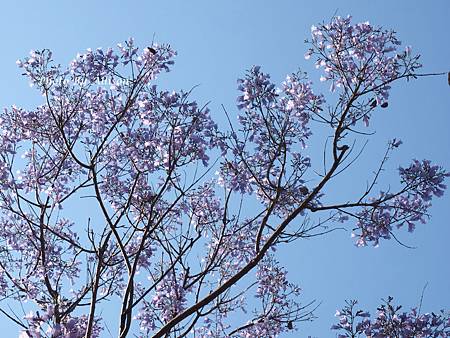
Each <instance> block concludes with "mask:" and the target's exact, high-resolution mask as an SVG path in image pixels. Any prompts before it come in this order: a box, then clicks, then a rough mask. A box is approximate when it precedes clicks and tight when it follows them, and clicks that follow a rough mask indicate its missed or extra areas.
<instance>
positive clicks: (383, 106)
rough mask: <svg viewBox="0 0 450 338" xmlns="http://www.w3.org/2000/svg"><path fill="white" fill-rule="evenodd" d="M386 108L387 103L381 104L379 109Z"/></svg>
mask: <svg viewBox="0 0 450 338" xmlns="http://www.w3.org/2000/svg"><path fill="white" fill-rule="evenodd" d="M388 106H389V103H387V102H383V103H382V104H381V108H387V107H388Z"/></svg>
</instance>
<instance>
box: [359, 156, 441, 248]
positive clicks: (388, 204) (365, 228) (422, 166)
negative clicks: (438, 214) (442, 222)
mask: <svg viewBox="0 0 450 338" xmlns="http://www.w3.org/2000/svg"><path fill="white" fill-rule="evenodd" d="M399 173H400V177H401V181H402V183H404V184H405V187H404V188H403V189H402V191H401V192H400V193H398V194H390V193H385V192H381V193H380V196H379V197H378V198H371V199H369V201H368V204H367V206H365V207H363V208H362V210H361V211H359V212H358V213H357V214H356V216H357V219H358V222H357V228H356V229H358V230H359V233H358V234H356V233H353V236H354V237H357V243H356V244H357V245H358V246H365V245H367V243H368V242H372V243H373V244H374V245H378V243H379V241H380V239H381V238H384V239H390V238H391V237H392V231H393V226H394V225H396V226H397V228H400V227H402V226H403V225H405V224H406V225H407V226H408V231H409V232H413V231H414V229H415V224H416V223H417V222H421V223H425V222H426V218H427V217H428V213H427V212H428V209H429V208H430V207H431V202H430V201H431V199H432V197H433V195H434V196H436V197H441V196H442V195H443V193H444V190H445V188H446V185H445V184H444V183H443V182H444V179H445V178H446V177H448V176H449V175H450V174H449V173H447V172H445V171H444V170H443V169H442V168H441V167H440V166H438V165H432V164H431V162H430V161H428V160H424V161H422V162H420V161H418V160H414V161H413V163H412V164H411V165H410V166H409V167H408V168H401V167H400V168H399ZM356 229H355V230H356Z"/></svg>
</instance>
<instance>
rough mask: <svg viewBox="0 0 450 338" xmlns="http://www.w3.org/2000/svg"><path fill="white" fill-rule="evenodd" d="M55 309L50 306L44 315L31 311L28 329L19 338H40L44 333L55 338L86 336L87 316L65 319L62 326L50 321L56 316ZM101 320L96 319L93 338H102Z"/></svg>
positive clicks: (27, 319)
mask: <svg viewBox="0 0 450 338" xmlns="http://www.w3.org/2000/svg"><path fill="white" fill-rule="evenodd" d="M54 311H55V308H54V306H53V305H48V306H47V308H46V309H45V311H44V313H42V314H41V313H39V311H36V312H33V311H31V312H30V313H28V314H27V315H26V316H25V320H26V321H27V322H28V325H29V327H28V329H26V330H23V331H21V333H20V335H19V338H40V337H42V332H45V334H46V335H49V336H51V337H55V338H62V337H64V338H82V337H85V335H86V330H87V326H86V325H87V316H86V315H81V316H79V317H70V316H67V317H65V318H64V319H63V320H62V321H61V323H60V324H51V323H50V322H49V320H50V319H51V318H52V317H53V316H54ZM99 321H100V319H99V318H96V319H95V321H94V325H93V327H92V332H91V336H90V337H92V338H97V337H100V333H101V331H102V326H101V325H99V324H100V323H99Z"/></svg>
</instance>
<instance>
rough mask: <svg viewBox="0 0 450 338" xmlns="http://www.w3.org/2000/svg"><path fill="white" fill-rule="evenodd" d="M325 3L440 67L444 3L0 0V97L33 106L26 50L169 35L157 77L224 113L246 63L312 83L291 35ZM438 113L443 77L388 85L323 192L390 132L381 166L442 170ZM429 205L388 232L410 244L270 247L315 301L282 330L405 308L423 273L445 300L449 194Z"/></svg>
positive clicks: (64, 50)
mask: <svg viewBox="0 0 450 338" xmlns="http://www.w3.org/2000/svg"><path fill="white" fill-rule="evenodd" d="M335 12H337V13H338V14H339V15H347V14H351V15H353V16H354V19H355V20H357V21H366V20H369V21H370V22H371V23H374V24H377V25H383V26H385V27H387V28H393V29H395V30H396V31H397V32H398V35H399V37H400V39H401V40H402V41H403V42H404V43H406V44H410V45H412V46H413V48H414V50H415V51H417V52H419V53H421V54H422V63H423V64H424V68H423V71H424V72H437V71H447V70H450V44H449V37H448V36H449V33H450V31H449V28H448V22H449V17H450V2H449V1H448V0H440V1H392V0H390V1H387V0H383V1H367V0H364V1H363V0H353V1H340V2H339V1H334V0H323V1H307V2H306V1H293V0H292V1H286V0H285V1H276V2H275V1H257V0H253V1H237V0H236V1H206V0H205V1H183V0H179V1H158V2H156V1H128V2H125V1H118V0H116V1H87V0H79V1H4V2H2V3H1V4H0V35H1V43H2V45H3V47H2V53H0V69H1V77H0V93H1V95H0V106H2V107H3V106H9V105H11V104H17V105H18V106H23V107H33V105H34V104H36V103H37V102H39V97H38V96H37V94H36V92H35V91H34V90H32V89H30V88H29V86H28V83H27V80H26V79H24V78H22V77H21V76H20V75H19V74H20V70H19V69H18V68H17V67H16V66H15V61H16V60H17V59H18V58H21V57H23V56H25V55H26V54H27V53H28V51H29V50H30V49H34V48H35V49H41V48H50V49H52V50H53V51H54V58H55V59H56V60H57V61H58V62H59V63H62V64H66V63H68V62H69V61H70V60H71V59H72V58H73V56H74V55H76V53H77V52H78V51H82V50H85V49H86V48H88V47H92V48H95V47H100V46H102V47H108V46H114V45H115V44H116V43H117V42H121V41H123V40H125V39H127V38H128V37H129V36H133V37H134V38H135V39H136V42H137V44H138V45H141V46H145V45H147V44H149V43H150V42H151V41H152V39H153V35H155V40H156V41H159V42H167V43H170V44H171V45H172V46H173V47H174V48H175V49H176V50H177V51H178V53H179V55H178V57H177V58H176V65H175V67H174V71H173V72H172V73H171V74H168V75H164V76H163V78H164V83H165V85H166V86H168V87H172V88H174V89H181V88H185V89H187V88H190V87H192V86H194V85H197V84H199V85H200V87H199V88H198V89H197V90H196V92H195V93H196V97H197V98H198V99H199V100H200V101H203V102H206V101H211V104H210V107H211V109H212V112H213V116H214V117H215V118H217V119H218V120H219V121H223V117H222V114H221V110H220V104H224V105H225V106H226V107H227V108H228V110H229V111H230V112H233V115H235V114H236V109H235V97H236V94H237V92H236V78H237V77H239V76H241V75H242V74H243V72H244V70H245V69H247V68H249V67H250V66H251V65H253V64H259V65H261V66H262V67H263V69H264V70H265V71H267V72H269V73H271V74H272V77H273V79H275V80H277V81H280V80H282V79H283V78H284V77H285V75H286V74H288V73H290V72H292V71H296V70H297V69H298V67H301V68H302V69H303V70H305V71H307V72H308V73H309V75H310V78H311V79H312V80H314V81H315V83H318V82H319V81H318V78H319V73H318V72H317V71H316V70H315V69H314V67H313V65H312V63H308V62H307V61H305V60H304V58H303V55H304V53H305V51H306V45H305V44H304V43H303V41H304V39H305V38H308V37H309V33H310V27H311V25H312V24H315V23H317V22H320V21H323V20H328V19H329V18H330V17H331V16H332V15H333V14H334V13H335ZM319 89H321V87H319V86H318V87H316V90H319ZM327 95H328V94H327ZM449 113H450V87H448V85H447V84H446V78H444V77H435V78H423V79H421V80H418V81H414V82H412V83H409V84H407V83H406V82H402V83H399V84H397V85H396V86H395V88H394V90H393V91H392V99H391V100H390V105H389V109H386V110H384V111H382V112H380V114H377V115H378V116H376V117H375V118H374V124H373V128H374V129H376V131H377V133H376V135H375V136H373V137H372V138H371V139H370V143H369V146H368V149H367V152H366V155H365V156H364V157H363V158H362V159H361V161H360V162H359V164H358V167H357V169H356V171H353V172H352V174H351V175H350V174H349V175H347V176H344V177H343V178H342V180H341V181H340V183H339V185H338V186H337V188H335V189H334V190H330V191H328V193H329V194H335V196H336V198H337V197H339V196H347V195H348V194H350V193H351V192H355V191H360V190H356V189H357V187H360V186H361V185H362V186H364V184H365V178H366V177H367V175H368V174H369V173H370V172H371V171H372V170H373V169H374V166H375V164H376V161H377V159H378V158H380V156H381V151H382V149H383V147H384V145H385V144H386V142H387V140H388V139H389V138H393V137H400V138H401V139H402V140H403V141H404V145H402V147H401V148H400V149H399V150H398V152H397V153H395V154H394V156H392V158H391V162H390V163H391V164H390V167H389V168H390V169H392V170H394V169H395V168H396V167H397V166H398V165H399V164H406V163H408V162H409V161H410V160H411V159H412V158H418V159H422V158H429V159H431V160H433V161H435V162H437V163H440V164H442V165H443V166H445V167H446V168H447V169H449V170H450V156H449V155H450V152H449V149H450V133H449V126H450V114H449ZM319 141H320V140H319ZM322 145H323V142H322V141H320V142H319V143H317V144H314V145H311V147H315V148H316V149H318V150H319V151H320V147H321V146H322ZM387 175H388V177H387V178H388V179H389V180H391V181H392V178H389V174H388V173H387ZM352 184H354V186H352ZM380 188H381V187H380ZM432 214H433V219H432V220H431V221H430V222H429V223H428V224H426V225H424V226H422V225H421V226H418V229H417V231H416V232H415V233H414V235H409V234H408V233H406V232H404V231H403V232H401V235H400V238H401V239H402V240H403V241H404V242H405V243H407V244H409V245H412V246H417V247H418V248H417V249H415V250H409V249H406V248H404V247H402V246H400V245H398V244H396V243H394V242H383V243H382V245H381V247H380V248H371V247H369V248H363V249H357V248H355V247H354V246H353V242H352V240H351V239H350V235H349V232H336V233H333V234H329V235H327V236H324V237H320V238H315V239H313V240H310V241H303V242H297V243H295V244H293V245H290V246H289V247H288V248H286V249H283V250H281V251H280V254H281V258H280V259H281V260H282V261H283V262H284V263H285V264H286V266H287V267H288V269H289V271H290V273H289V276H290V278H291V280H293V281H296V282H297V283H298V284H299V285H301V286H302V288H303V290H304V294H303V299H304V301H305V302H307V301H308V300H311V299H317V300H318V301H320V302H322V305H321V307H320V308H319V309H318V310H317V315H319V316H320V318H319V319H317V320H316V321H315V322H314V323H306V324H304V326H301V327H300V331H299V332H298V333H296V334H294V335H293V336H295V337H308V335H310V336H312V337H334V333H332V332H330V331H329V327H330V326H331V324H332V322H333V320H334V317H333V315H334V311H335V309H336V308H337V307H339V306H341V305H342V304H343V303H344V300H345V299H348V298H358V299H359V300H360V301H361V304H362V306H365V307H367V308H368V309H370V310H372V311H373V310H375V308H376V306H377V305H378V304H379V303H380V298H382V297H387V296H388V295H392V296H394V297H395V299H396V300H397V301H398V302H399V303H402V304H404V305H405V306H406V307H407V308H409V307H411V306H415V305H417V303H418V301H419V298H420V293H421V290H422V288H423V286H424V285H425V283H427V282H428V283H429V284H428V288H427V289H426V292H425V296H424V305H423V309H424V310H425V311H431V310H437V309H441V308H445V309H449V308H450V264H449V263H448V259H449V257H450V246H449V240H450V226H449V224H448V223H449V219H450V217H449V216H450V193H448V194H446V196H445V197H444V198H442V199H441V200H438V201H436V202H435V203H434V207H433V208H432ZM0 327H1V328H2V334H1V335H2V337H7V338H9V337H17V329H16V328H15V326H14V325H12V324H11V323H10V322H9V321H7V320H6V319H3V318H1V317H0Z"/></svg>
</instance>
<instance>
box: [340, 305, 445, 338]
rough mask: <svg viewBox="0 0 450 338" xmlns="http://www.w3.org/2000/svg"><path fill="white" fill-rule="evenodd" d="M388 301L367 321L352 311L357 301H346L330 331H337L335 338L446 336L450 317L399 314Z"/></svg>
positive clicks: (365, 315)
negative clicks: (336, 322) (338, 332)
mask: <svg viewBox="0 0 450 338" xmlns="http://www.w3.org/2000/svg"><path fill="white" fill-rule="evenodd" d="M392 300H393V298H392V297H389V298H388V299H387V301H386V302H385V304H383V305H381V306H380V307H379V308H378V312H377V316H376V318H374V319H372V320H371V319H370V317H371V316H370V314H369V313H368V312H365V311H362V310H355V306H356V304H357V301H348V302H347V306H345V307H344V308H343V309H342V310H340V311H336V317H338V319H339V323H338V324H335V325H333V326H332V327H331V329H332V330H337V331H340V332H341V333H340V334H339V335H338V337H339V338H345V337H359V336H360V335H364V336H367V337H380V338H381V337H402V338H403V337H404V338H406V337H420V338H425V337H448V336H449V335H450V316H449V314H448V313H445V312H444V311H441V313H440V314H436V313H424V314H420V313H419V311H418V310H417V309H412V310H411V311H410V312H400V310H401V306H395V305H394V304H393V303H392Z"/></svg>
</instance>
